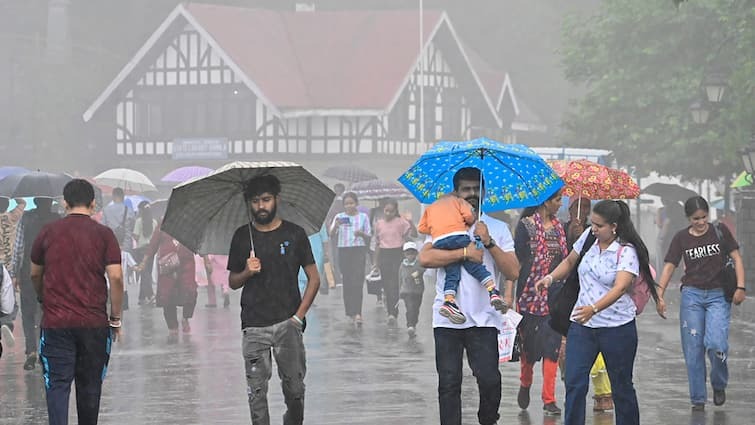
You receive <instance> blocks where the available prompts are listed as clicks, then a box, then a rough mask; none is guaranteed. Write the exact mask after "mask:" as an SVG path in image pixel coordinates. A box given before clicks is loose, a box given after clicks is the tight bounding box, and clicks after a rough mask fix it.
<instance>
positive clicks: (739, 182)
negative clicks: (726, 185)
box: [731, 171, 753, 189]
mask: <svg viewBox="0 0 755 425" xmlns="http://www.w3.org/2000/svg"><path fill="white" fill-rule="evenodd" d="M752 181H753V178H752V175H751V174H747V171H742V173H741V174H740V175H738V176H737V178H736V179H734V181H733V182H732V183H731V188H732V189H738V188H740V187H747V186H751V185H752Z"/></svg>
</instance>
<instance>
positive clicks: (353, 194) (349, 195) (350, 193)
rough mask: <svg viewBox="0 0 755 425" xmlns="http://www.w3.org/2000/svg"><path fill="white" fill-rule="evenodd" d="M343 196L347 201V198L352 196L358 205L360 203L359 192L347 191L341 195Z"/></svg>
mask: <svg viewBox="0 0 755 425" xmlns="http://www.w3.org/2000/svg"><path fill="white" fill-rule="evenodd" d="M341 198H342V199H343V200H344V201H346V198H351V199H353V200H354V203H356V204H357V205H359V197H357V194H356V193H354V192H346V193H344V194H343V195H342V196H341Z"/></svg>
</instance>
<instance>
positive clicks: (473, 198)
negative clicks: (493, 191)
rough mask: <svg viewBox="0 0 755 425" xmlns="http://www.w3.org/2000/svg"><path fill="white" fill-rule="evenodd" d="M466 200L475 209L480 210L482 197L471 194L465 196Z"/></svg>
mask: <svg viewBox="0 0 755 425" xmlns="http://www.w3.org/2000/svg"><path fill="white" fill-rule="evenodd" d="M464 200H465V201H467V202H469V203H470V204H472V208H473V209H474V210H475V211H478V210H479V209H480V198H479V197H478V196H475V195H471V196H468V197H466V198H464Z"/></svg>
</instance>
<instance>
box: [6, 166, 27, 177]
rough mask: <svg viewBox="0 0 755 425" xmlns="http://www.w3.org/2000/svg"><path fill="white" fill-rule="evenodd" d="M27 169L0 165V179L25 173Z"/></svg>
mask: <svg viewBox="0 0 755 425" xmlns="http://www.w3.org/2000/svg"><path fill="white" fill-rule="evenodd" d="M28 172H29V170H27V169H26V168H24V167H13V166H7V167H0V180H2V179H4V178H6V177H8V176H12V175H14V174H26V173H28Z"/></svg>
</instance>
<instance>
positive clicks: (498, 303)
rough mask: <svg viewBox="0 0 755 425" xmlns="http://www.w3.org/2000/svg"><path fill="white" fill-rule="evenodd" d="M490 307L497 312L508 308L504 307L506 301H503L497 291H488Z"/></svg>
mask: <svg viewBox="0 0 755 425" xmlns="http://www.w3.org/2000/svg"><path fill="white" fill-rule="evenodd" d="M490 305H492V306H493V308H495V309H496V310H499V311H500V310H503V309H505V308H507V307H508V305H506V301H504V300H503V298H502V297H501V293H500V292H498V290H497V289H493V290H492V291H490Z"/></svg>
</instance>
